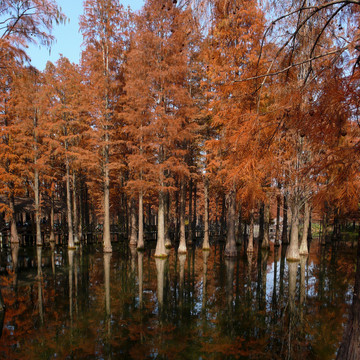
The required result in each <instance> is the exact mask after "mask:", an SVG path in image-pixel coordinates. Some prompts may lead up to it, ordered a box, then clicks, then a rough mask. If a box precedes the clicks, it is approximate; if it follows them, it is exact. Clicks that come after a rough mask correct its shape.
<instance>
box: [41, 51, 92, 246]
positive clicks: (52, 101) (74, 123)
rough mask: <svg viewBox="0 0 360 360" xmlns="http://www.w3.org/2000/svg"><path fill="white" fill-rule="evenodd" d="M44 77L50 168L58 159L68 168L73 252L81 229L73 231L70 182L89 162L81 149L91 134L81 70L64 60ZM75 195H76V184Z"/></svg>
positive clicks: (50, 66) (47, 69) (69, 237)
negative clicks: (80, 168)
mask: <svg viewBox="0 0 360 360" xmlns="http://www.w3.org/2000/svg"><path fill="white" fill-rule="evenodd" d="M44 76H45V80H46V87H47V89H46V95H45V96H46V97H47V101H48V103H47V107H48V110H47V116H48V122H47V124H46V125H44V126H46V127H47V130H46V131H47V133H48V137H47V140H46V141H47V143H48V145H47V146H48V148H49V151H48V152H49V155H48V156H49V157H48V161H49V162H48V164H49V166H51V165H52V164H53V161H54V158H57V159H60V161H61V162H62V163H63V164H64V165H65V183H66V209H67V222H68V247H69V248H74V247H75V241H74V232H75V234H77V232H78V229H77V228H74V216H73V212H72V206H73V204H72V196H71V182H72V179H75V178H76V176H75V171H76V169H77V168H78V167H79V166H80V165H79V163H82V165H86V162H85V161H84V159H86V158H89V153H85V151H86V149H85V148H84V146H81V140H82V139H81V137H82V134H83V133H84V132H85V131H87V130H88V124H87V123H86V122H85V120H84V117H85V114H86V111H85V108H86V107H85V102H84V95H85V91H84V86H83V84H82V79H81V74H80V71H79V68H78V66H76V65H74V64H71V63H70V61H69V60H68V59H67V58H64V57H61V58H60V59H59V60H58V61H57V63H56V65H55V66H54V65H53V64H51V63H48V64H47V67H46V69H45V72H44ZM73 191H76V189H75V188H74V181H73ZM75 238H77V237H76V236H75Z"/></svg>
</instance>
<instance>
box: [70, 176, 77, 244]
mask: <svg viewBox="0 0 360 360" xmlns="http://www.w3.org/2000/svg"><path fill="white" fill-rule="evenodd" d="M76 193H77V188H76V174H75V171H73V193H72V195H73V219H74V244H75V245H78V244H79V233H78V231H79V223H78V209H77V194H76Z"/></svg>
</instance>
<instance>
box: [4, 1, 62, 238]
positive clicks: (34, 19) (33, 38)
mask: <svg viewBox="0 0 360 360" xmlns="http://www.w3.org/2000/svg"><path fill="white" fill-rule="evenodd" d="M0 18H1V24H2V26H1V29H0V67H1V74H0V78H1V79H0V81H1V91H2V93H3V94H4V96H3V97H2V100H1V103H2V104H1V107H2V129H3V134H4V136H3V141H2V145H1V146H3V147H5V149H6V150H5V149H4V150H5V152H2V165H3V166H2V169H1V171H0V172H1V174H2V175H1V176H2V177H3V180H2V181H4V184H6V185H5V187H3V190H4V192H5V193H6V196H7V197H8V199H9V204H8V205H4V206H3V207H4V210H7V214H8V216H10V223H11V239H12V241H13V242H18V235H17V230H16V222H15V219H14V210H15V209H14V197H15V195H17V194H19V190H20V187H19V186H20V184H21V182H22V178H21V175H20V173H21V171H20V170H19V169H20V167H21V164H22V161H19V157H20V154H21V153H19V154H17V155H15V154H16V148H19V147H21V145H22V143H21V141H20V142H19V143H16V142H15V138H16V137H15V136H14V133H13V132H14V131H15V133H17V134H18V131H19V129H16V125H15V122H14V120H15V119H11V117H10V114H9V106H8V103H7V102H8V100H9V92H10V89H11V87H10V84H11V83H12V78H13V77H14V76H15V74H16V73H17V70H19V69H20V68H21V64H20V63H19V62H18V60H20V61H21V60H22V59H24V58H25V59H27V56H26V47H27V44H28V43H37V44H40V45H44V46H47V47H50V45H51V43H52V42H53V40H54V38H53V36H52V35H51V29H52V26H53V23H57V24H58V23H61V22H64V21H65V20H66V17H65V15H64V14H63V13H62V12H61V11H60V9H59V7H58V6H57V4H56V2H55V1H54V0H30V1H17V0H5V1H2V2H1V3H0ZM11 133H12V134H11ZM18 140H20V139H18ZM10 150H11V151H10ZM15 174H18V175H15ZM18 176H20V177H18ZM16 177H18V179H16Z"/></svg>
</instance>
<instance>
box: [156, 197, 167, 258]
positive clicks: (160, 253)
mask: <svg viewBox="0 0 360 360" xmlns="http://www.w3.org/2000/svg"><path fill="white" fill-rule="evenodd" d="M164 198H165V196H164V193H163V191H162V190H161V191H160V193H159V209H158V223H157V241H156V249H155V257H159V258H167V256H168V255H167V253H166V248H165V216H164V215H165V214H164V210H165V209H164V208H165V199H164Z"/></svg>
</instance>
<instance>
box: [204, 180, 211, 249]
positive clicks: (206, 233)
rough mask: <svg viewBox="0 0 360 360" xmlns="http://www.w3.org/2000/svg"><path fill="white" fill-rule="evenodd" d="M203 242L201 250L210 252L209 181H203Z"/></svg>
mask: <svg viewBox="0 0 360 360" xmlns="http://www.w3.org/2000/svg"><path fill="white" fill-rule="evenodd" d="M204 206H205V209H204V242H203V250H210V243H209V179H208V178H207V177H206V176H205V179H204Z"/></svg>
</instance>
